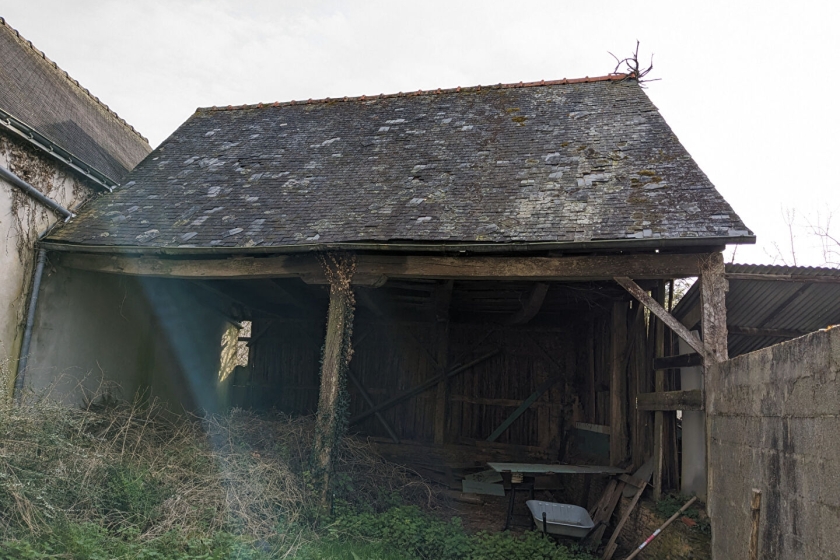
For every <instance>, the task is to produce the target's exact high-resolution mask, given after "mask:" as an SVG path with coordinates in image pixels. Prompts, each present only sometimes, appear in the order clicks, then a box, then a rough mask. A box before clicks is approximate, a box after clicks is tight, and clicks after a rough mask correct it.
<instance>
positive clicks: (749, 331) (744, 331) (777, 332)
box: [695, 325, 813, 365]
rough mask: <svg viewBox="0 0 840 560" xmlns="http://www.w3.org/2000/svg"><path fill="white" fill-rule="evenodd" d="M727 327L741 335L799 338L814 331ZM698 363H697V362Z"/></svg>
mask: <svg viewBox="0 0 840 560" xmlns="http://www.w3.org/2000/svg"><path fill="white" fill-rule="evenodd" d="M726 329H727V330H728V331H729V334H739V335H741V336H773V337H778V338H798V337H800V336H805V335H806V334H809V333H811V332H813V331H801V330H796V329H765V328H758V327H738V326H735V325H727V326H726ZM695 365H696V364H695Z"/></svg>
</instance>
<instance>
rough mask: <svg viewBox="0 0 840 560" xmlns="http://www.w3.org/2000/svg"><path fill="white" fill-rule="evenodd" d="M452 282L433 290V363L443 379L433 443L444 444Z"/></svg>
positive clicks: (447, 405)
mask: <svg viewBox="0 0 840 560" xmlns="http://www.w3.org/2000/svg"><path fill="white" fill-rule="evenodd" d="M453 285H454V282H453V281H452V280H448V281H446V282H444V283H443V284H440V285H438V286H437V287H436V288H435V292H434V299H435V329H434V331H435V332H434V336H435V339H436V340H435V361H436V362H437V367H438V375H442V376H443V377H442V378H441V380H440V383H438V386H437V399H436V401H435V443H445V442H446V439H447V437H446V424H447V420H448V413H449V376H448V375H446V368H447V362H448V359H449V303H450V302H451V301H452V288H453Z"/></svg>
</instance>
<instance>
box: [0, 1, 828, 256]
mask: <svg viewBox="0 0 840 560" xmlns="http://www.w3.org/2000/svg"><path fill="white" fill-rule="evenodd" d="M0 16H3V17H5V18H6V19H7V21H8V23H9V24H10V25H11V26H12V27H14V28H16V29H17V30H18V31H20V32H21V34H22V35H23V36H24V37H26V38H27V39H29V40H31V41H32V42H33V43H34V44H35V46H36V47H38V48H39V49H41V50H43V51H44V52H46V54H47V56H48V57H49V58H51V59H52V60H54V61H56V62H57V63H58V65H59V66H60V67H62V68H63V69H65V70H67V71H68V72H69V73H70V75H71V76H73V77H74V78H76V79H77V80H79V81H80V82H81V83H82V85H83V86H85V87H87V88H88V89H90V90H91V92H93V93H94V95H96V96H98V97H99V98H100V99H102V100H103V101H104V102H105V103H106V104H108V105H109V106H110V107H111V108H112V109H114V110H115V111H116V112H117V113H119V114H120V116H122V117H123V118H125V119H126V120H127V121H128V122H129V123H131V124H132V125H134V127H135V128H137V129H138V130H139V131H140V132H141V133H143V134H144V135H145V136H146V137H148V138H149V141H150V142H151V144H152V146H156V145H157V144H159V143H160V142H161V141H162V140H163V139H165V138H166V137H167V136H168V135H169V134H171V133H172V132H173V131H174V130H175V129H176V128H177V127H178V126H179V125H180V124H181V123H182V122H183V121H185V120H186V119H187V118H188V117H189V116H190V115H191V114H192V112H193V111H194V110H195V108H196V107H201V106H211V105H231V104H232V105H238V104H243V103H256V102H260V101H262V102H273V101H286V100H291V99H309V98H320V97H343V96H345V95H350V96H352V95H361V94H368V95H370V94H378V93H389V92H397V91H415V90H418V89H424V90H426V89H435V88H438V87H443V88H445V87H454V86H458V85H461V86H469V85H477V84H495V83H499V82H519V81H532V80H541V79H546V80H549V79H558V78H564V77H568V78H575V77H583V76H599V75H603V74H607V73H609V72H611V71H612V70H613V69H614V67H615V62H614V61H613V59H612V57H610V55H609V54H607V51H612V52H614V53H615V54H619V55H622V56H625V55H627V54H629V53H630V52H631V51H632V50H633V48H634V47H635V42H636V39H639V40H640V41H641V54H642V55H643V56H644V57H645V58H648V57H649V56H650V54H651V53H655V56H654V70H653V72H652V75H651V77H654V78H661V81H658V82H653V83H651V84H649V88H648V90H647V91H648V95H649V96H650V97H651V99H652V100H653V102H654V103H655V104H656V105H657V106H658V107H659V109H660V111H661V112H662V114H663V115H664V116H665V119H666V120H667V121H668V123H669V124H670V125H671V127H672V128H673V130H674V132H675V133H676V134H677V136H678V137H679V138H680V140H681V141H682V143H683V144H684V145H685V146H686V148H687V149H688V151H689V152H690V153H691V154H692V155H693V156H694V158H695V160H696V161H697V162H698V163H699V164H700V167H701V168H702V169H703V170H704V171H705V172H706V173H707V174H708V175H709V177H710V178H711V180H712V182H713V183H714V184H715V185H716V186H717V188H718V190H719V191H720V192H721V193H722V194H723V196H724V197H725V198H726V199H727V200H728V201H729V202H730V204H732V206H733V207H734V209H735V211H736V212H737V213H738V214H739V215H740V216H741V218H742V219H743V220H744V221H745V222H746V224H747V225H748V226H749V227H750V228H751V229H752V230H753V231H755V233H756V234H757V235H758V244H757V245H756V246H754V247H741V248H739V249H738V252H737V255H736V257H735V260H736V261H737V262H748V263H771V262H773V260H774V259H773V258H772V255H774V254H775V253H776V250H775V248H774V244H778V245H779V246H781V247H782V249H783V252H784V253H785V257H786V259H787V260H790V254H789V250H788V247H789V239H788V238H789V235H788V228H787V226H786V225H785V220H784V219H783V210H785V209H788V210H795V211H796V227H795V230H794V233H795V234H796V236H797V239H796V247H797V257H798V264H800V265H803V264H804V265H819V264H821V263H822V262H823V258H822V254H821V251H819V250H818V249H817V248H816V247H815V246H813V245H814V243H813V240H814V238H813V236H809V235H808V228H807V223H808V222H810V223H812V224H816V223H817V221H818V220H822V221H823V222H824V221H825V218H826V216H828V215H829V214H830V213H831V212H834V215H835V220H836V222H837V223H836V224H832V227H833V230H834V233H835V234H838V235H840V179H838V174H837V171H836V167H837V165H836V163H837V161H838V158H837V154H838V153H840V140H838V137H840V136H838V135H840V117H839V116H838V115H839V114H840V109H838V99H837V98H838V92H837V85H838V82H840V80H838V78H837V75H838V71H837V70H836V65H837V58H838V55H840V33H838V32H837V29H836V26H837V24H838V23H840V2H838V1H837V0H835V1H826V2H820V1H800V2H779V1H777V0H764V1H762V2H747V1H734V0H729V1H726V2H714V1H709V0H704V1H702V2H682V1H679V2H678V1H674V0H669V1H664V2H644V1H641V0H637V1H633V2H631V1H627V0H625V1H614V2H607V1H603V2H599V1H593V0H582V1H581V0H579V1H575V2H565V1H560V0H554V1H546V2H541V1H528V0H517V1H510V0H508V1H499V2H497V1H492V0H480V1H469V2H467V1H463V2H459V1H457V0H448V1H432V0H423V1H420V0H414V1H411V2H401V1H396V0H390V1H381V2H380V1H364V2H363V1H345V2H339V1H326V0H325V1H317V0H306V1H303V0H297V1H283V0H275V1H269V0H265V1H253V2H249V1H247V0H240V1H226V0H210V1H190V0H160V1H127V0H113V1H109V0H73V1H66V0H52V1H48V0H26V1H21V0H0ZM730 253H731V251H730ZM776 262H777V263H779V261H778V259H776Z"/></svg>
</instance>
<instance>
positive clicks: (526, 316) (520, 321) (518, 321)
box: [508, 282, 549, 325]
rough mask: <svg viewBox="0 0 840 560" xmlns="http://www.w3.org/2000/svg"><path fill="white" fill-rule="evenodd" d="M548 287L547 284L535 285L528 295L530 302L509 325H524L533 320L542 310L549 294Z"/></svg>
mask: <svg viewBox="0 0 840 560" xmlns="http://www.w3.org/2000/svg"><path fill="white" fill-rule="evenodd" d="M548 286H549V285H548V284H546V283H545V282H537V283H536V284H534V286H533V288H531V293H530V294H529V295H528V301H527V302H525V305H524V306H523V307H522V309H520V310H519V311H517V312H516V313H514V315H513V316H512V317H511V318H510V319H508V324H509V325H524V324H525V323H527V322H528V321H530V320H531V319H533V318H534V317H535V316H536V314H537V313H539V312H540V308H542V304H543V302H544V301H545V296H546V294H547V293H548Z"/></svg>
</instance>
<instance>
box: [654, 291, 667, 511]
mask: <svg viewBox="0 0 840 560" xmlns="http://www.w3.org/2000/svg"><path fill="white" fill-rule="evenodd" d="M656 302H657V303H659V304H660V305H662V304H663V303H665V282H664V281H660V282H659V286H658V287H657V289H656ZM651 319H652V320H654V321H656V322H655V323H654V327H653V345H654V356H655V357H656V358H661V357H663V356H664V355H665V323H664V322H662V320H661V319H659V318H656V319H653V317H651ZM655 375H656V377H655V391H656V392H657V393H659V392H662V391H664V390H665V371H664V370H656V373H655ZM664 443H665V417H664V416H663V414H662V411H661V410H657V411H656V412H654V413H653V499H654V500H659V499H660V498H661V497H662V467H663V462H664V459H665V450H664Z"/></svg>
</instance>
